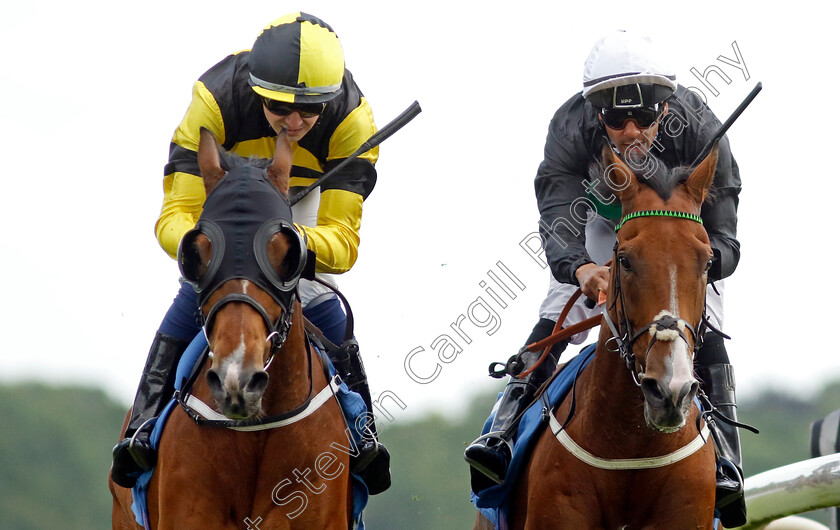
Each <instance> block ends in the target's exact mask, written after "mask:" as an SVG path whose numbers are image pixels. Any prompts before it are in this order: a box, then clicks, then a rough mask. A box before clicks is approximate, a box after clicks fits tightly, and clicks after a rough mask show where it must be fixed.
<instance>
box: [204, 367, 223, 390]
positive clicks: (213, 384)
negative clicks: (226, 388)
mask: <svg viewBox="0 0 840 530" xmlns="http://www.w3.org/2000/svg"><path fill="white" fill-rule="evenodd" d="M207 386H209V387H210V392H213V393H214V394H217V393H220V392H221V391H222V380H221V379H220V378H219V373H218V372H216V370H212V369H211V370H208V371H207Z"/></svg>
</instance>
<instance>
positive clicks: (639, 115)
mask: <svg viewBox="0 0 840 530" xmlns="http://www.w3.org/2000/svg"><path fill="white" fill-rule="evenodd" d="M664 108H665V106H664V105H662V106H660V104H659V103H657V104H656V105H654V106H652V107H634V108H603V109H601V118H603V119H604V124H605V125H606V126H607V127H609V128H610V129H623V128H624V127H626V126H627V122H628V121H630V120H633V121H635V122H636V124H637V125H638V126H639V127H640V128H642V129H647V128H648V127H651V126H652V125H653V124H655V123H656V120H658V119H659V117H660V116H661V115H662V111H663V110H664Z"/></svg>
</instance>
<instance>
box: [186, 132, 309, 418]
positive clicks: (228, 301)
mask: <svg viewBox="0 0 840 530" xmlns="http://www.w3.org/2000/svg"><path fill="white" fill-rule="evenodd" d="M291 156H292V152H291V147H290V146H289V143H288V140H287V139H286V137H285V135H281V136H279V137H278V139H277V146H276V150H275V156H274V159H273V160H258V159H250V160H246V159H243V158H240V157H236V156H235V155H231V154H229V153H225V152H221V151H220V149H219V147H218V145H217V143H216V140H215V138H214V137H213V135H212V134H211V133H210V132H209V131H207V130H202V134H201V141H200V143H199V151H198V163H199V168H200V170H201V175H202V178H203V179H204V184H205V189H206V192H207V200H206V201H205V204H204V211H203V212H202V214H201V218H200V219H199V221H198V223H197V224H196V227H195V229H193V230H191V231H190V232H188V233H187V234H186V235H185V236H184V238H183V239H182V241H181V245H180V247H179V250H178V262H179V265H180V267H181V272H182V274H183V276H184V278H185V279H187V280H188V281H189V282H191V283H192V284H193V286H194V287H195V289H196V292H197V293H198V299H199V305H200V306H201V311H202V313H203V315H204V319H205V323H204V332H205V334H206V335H207V342H208V344H209V346H210V349H211V351H212V352H213V364H212V366H211V367H210V369H209V371H208V372H207V383H208V385H209V387H210V391H211V394H212V395H213V398H214V400H215V401H216V406H217V408H218V410H219V411H220V412H222V413H223V414H225V415H226V416H228V417H230V418H233V419H242V418H254V417H257V416H258V415H259V414H260V413H261V409H262V404H261V400H262V396H263V393H264V392H265V389H266V387H267V385H268V379H269V378H268V373H267V371H266V369H267V365H268V364H269V363H270V361H271V359H272V358H273V355H274V354H275V353H276V350H277V349H279V348H280V347H281V346H282V344H283V342H284V341H285V339H286V337H287V334H288V332H289V329H290V327H291V318H292V314H293V308H294V305H295V304H296V301H295V289H296V286H297V282H298V279H299V278H300V275H301V273H302V271H303V267H304V265H305V261H306V245H305V243H304V241H303V239H302V238H301V236H300V235H299V234H298V232H297V230H296V229H295V227H294V225H293V224H292V214H291V207H290V206H289V202H288V199H287V197H286V193H287V192H288V189H289V171H290V168H291Z"/></svg>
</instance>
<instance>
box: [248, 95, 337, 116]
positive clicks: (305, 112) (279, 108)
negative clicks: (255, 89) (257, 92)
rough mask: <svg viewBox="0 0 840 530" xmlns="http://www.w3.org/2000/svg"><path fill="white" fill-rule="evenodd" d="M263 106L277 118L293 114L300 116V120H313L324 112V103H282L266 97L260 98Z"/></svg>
mask: <svg viewBox="0 0 840 530" xmlns="http://www.w3.org/2000/svg"><path fill="white" fill-rule="evenodd" d="M262 102H263V105H265V108H267V109H268V112H270V113H272V114H276V115H277V116H288V115H289V114H291V113H293V112H297V113H298V114H300V117H301V118H314V117H315V116H320V115H321V114H322V113H323V112H324V108H325V107H326V106H327V104H326V103H295V104H292V103H284V102H282V101H277V100H274V99H269V98H266V97H263V98H262Z"/></svg>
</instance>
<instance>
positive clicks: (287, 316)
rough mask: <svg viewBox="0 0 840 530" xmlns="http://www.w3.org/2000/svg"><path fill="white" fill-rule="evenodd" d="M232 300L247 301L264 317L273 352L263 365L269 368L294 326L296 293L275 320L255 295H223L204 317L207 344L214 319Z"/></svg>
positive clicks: (282, 307)
mask: <svg viewBox="0 0 840 530" xmlns="http://www.w3.org/2000/svg"><path fill="white" fill-rule="evenodd" d="M231 302H243V303H246V304H248V305H250V306H251V307H253V308H254V310H256V312H257V313H258V314H259V315H260V316H261V317H262V319H263V322H264V323H265V329H266V330H268V337H267V338H266V342H268V341H271V352H270V353H269V357H268V360H266V361H265V366H264V367H263V369H264V370H265V369H268V366H269V365H270V364H271V361H272V360H273V359H274V355H275V354H276V353H277V351H278V350H279V349H280V348H282V347H283V344H284V343H285V342H286V338H287V337H288V336H289V330H290V329H291V327H292V316H293V315H294V302H295V295H294V294H293V295H292V297H291V298H290V300H289V302H290V303H289V305H288V307H284V306H281V309H282V313H281V314H280V317H279V318H278V319H277V320H276V321H275V322H272V321H271V317H269V316H268V311H266V310H265V308H264V307H263V306H262V304H260V303H259V302H258V301H257V300H256V299H255V298H254V297H252V296H250V295H247V294H244V293H231V294H227V295H225V296H223V297H222V298H221V299H220V300H219V301H218V302H216V303H215V304H213V307H211V308H210V311H208V312H207V316H206V317H203V320H204V324H203V326H202V329H203V330H204V336H205V337H206V338H207V344H210V331H211V329H212V326H213V321H214V320H215V318H216V314H217V313H218V312H219V310H221V309H222V307H224V306H225V305H227V304H229V303H231Z"/></svg>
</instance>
